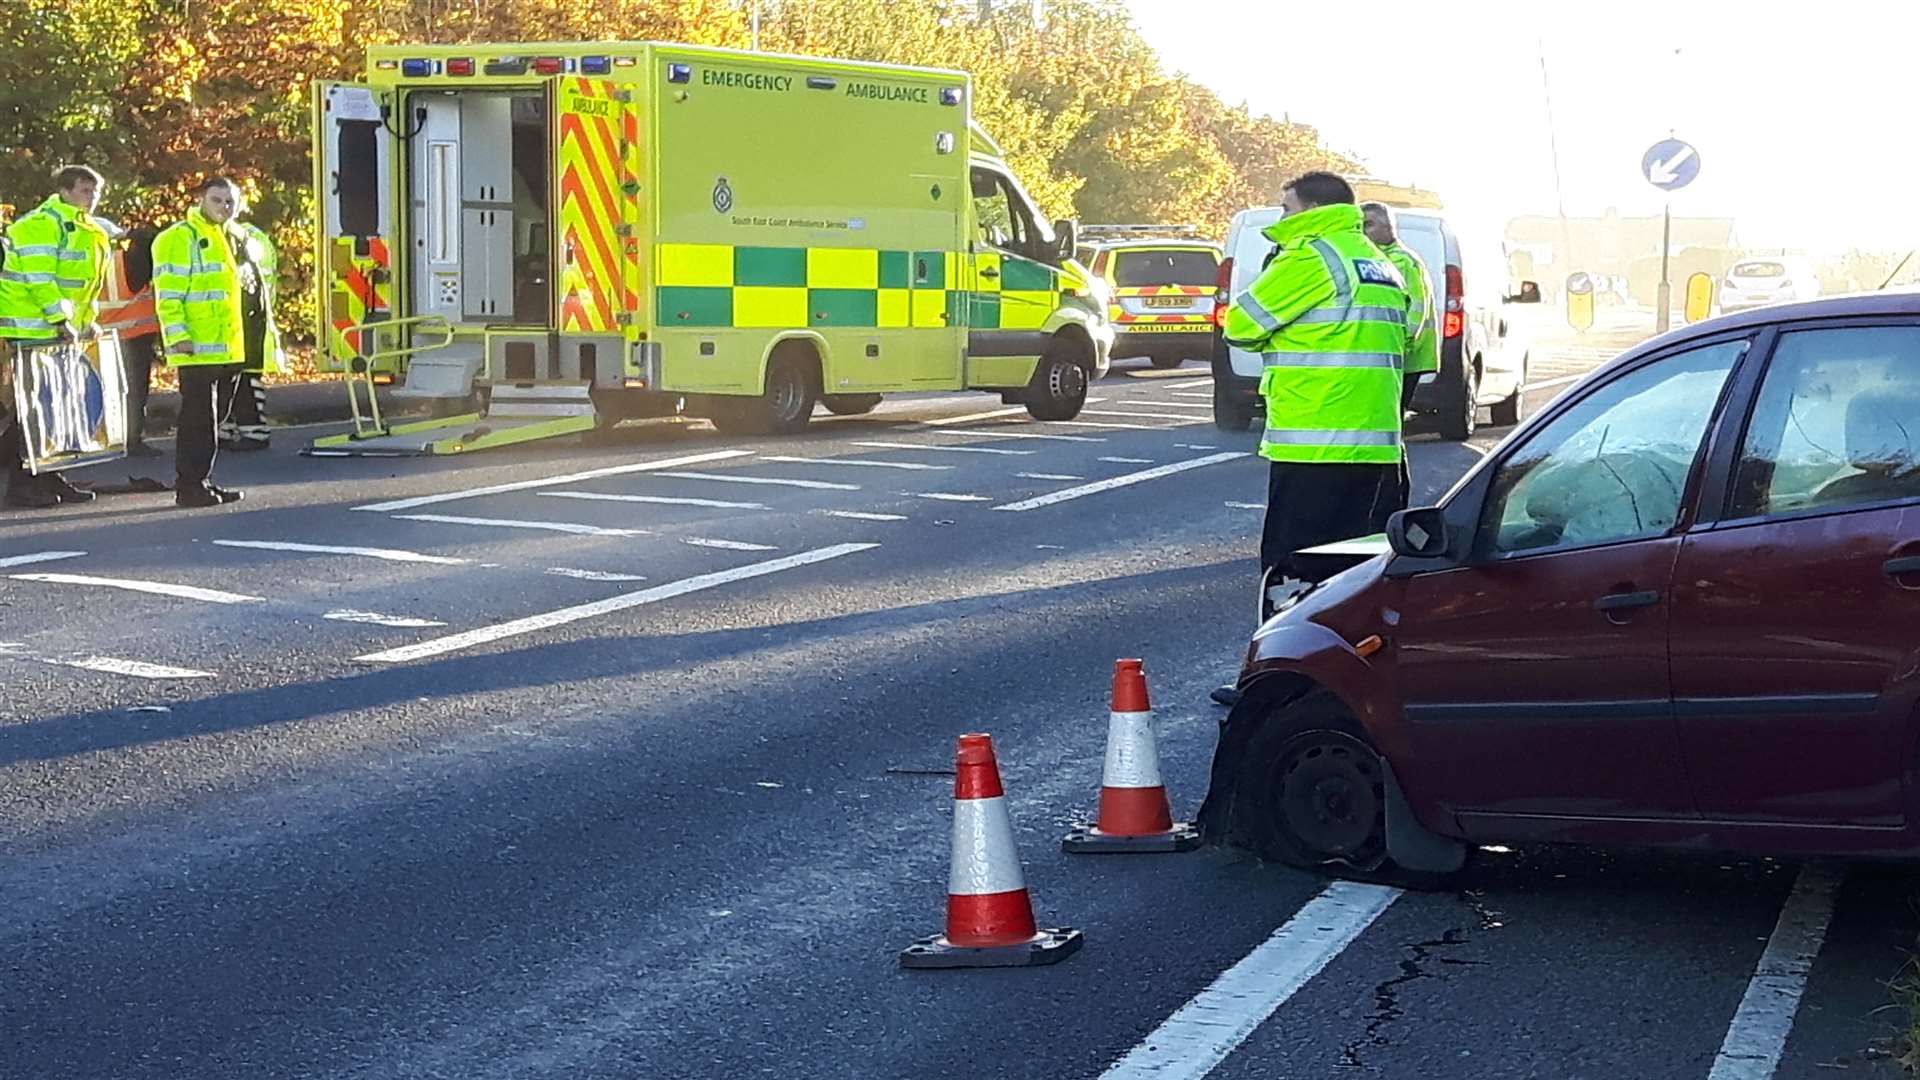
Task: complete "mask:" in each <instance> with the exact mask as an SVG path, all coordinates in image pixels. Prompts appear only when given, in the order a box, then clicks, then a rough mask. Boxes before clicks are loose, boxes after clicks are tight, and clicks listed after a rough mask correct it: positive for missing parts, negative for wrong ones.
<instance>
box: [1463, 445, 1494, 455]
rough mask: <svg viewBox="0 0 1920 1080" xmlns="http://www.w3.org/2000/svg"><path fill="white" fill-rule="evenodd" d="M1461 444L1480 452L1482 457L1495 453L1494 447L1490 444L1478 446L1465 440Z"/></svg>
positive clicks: (1477, 452)
mask: <svg viewBox="0 0 1920 1080" xmlns="http://www.w3.org/2000/svg"><path fill="white" fill-rule="evenodd" d="M1460 445H1461V446H1464V447H1466V448H1467V449H1469V450H1471V451H1473V452H1474V453H1476V454H1479V455H1480V456H1481V457H1486V456H1487V455H1488V454H1491V453H1493V448H1492V447H1490V446H1476V445H1474V444H1473V443H1470V442H1463V443H1461V444H1460Z"/></svg>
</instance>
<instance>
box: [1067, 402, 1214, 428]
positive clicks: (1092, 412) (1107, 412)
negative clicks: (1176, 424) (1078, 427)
mask: <svg viewBox="0 0 1920 1080" xmlns="http://www.w3.org/2000/svg"><path fill="white" fill-rule="evenodd" d="M1114 404H1116V405H1117V404H1121V402H1115V403H1114ZM1080 415H1081V416H1129V417H1134V418H1136V419H1140V420H1178V421H1180V422H1181V423H1183V424H1197V423H1199V422H1200V418H1199V417H1197V416H1184V415H1182V414H1180V413H1164V412H1132V411H1128V412H1121V411H1119V410H1117V409H1081V410H1080ZM1155 430H1159V429H1157V428H1156V429H1155Z"/></svg>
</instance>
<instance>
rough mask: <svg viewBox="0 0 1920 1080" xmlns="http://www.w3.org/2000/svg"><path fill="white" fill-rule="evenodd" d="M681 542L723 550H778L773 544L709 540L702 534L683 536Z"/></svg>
mask: <svg viewBox="0 0 1920 1080" xmlns="http://www.w3.org/2000/svg"><path fill="white" fill-rule="evenodd" d="M680 542H681V543H683V544H688V545H690V546H692V547H702V548H719V549H720V550H721V551H778V550H780V549H779V548H777V547H774V546H773V545H772V544H749V543H747V542H746V541H745V540H709V539H707V538H705V537H702V536H683V537H681V538H680Z"/></svg>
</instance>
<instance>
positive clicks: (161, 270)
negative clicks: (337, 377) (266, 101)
mask: <svg viewBox="0 0 1920 1080" xmlns="http://www.w3.org/2000/svg"><path fill="white" fill-rule="evenodd" d="M239 201H240V189H239V187H238V186H237V185H236V184H234V182H233V181H231V180H229V179H227V178H226V177H224V176H221V177H215V178H214V179H212V180H209V181H207V182H206V184H204V185H203V186H202V187H201V189H200V201H199V203H198V205H196V206H194V208H193V209H191V210H189V211H187V216H186V218H185V220H183V221H180V222H178V223H176V224H174V225H172V226H170V227H168V229H167V230H166V231H165V232H163V233H161V234H160V235H159V236H158V237H156V238H155V239H154V241H153V291H154V305H155V307H156V308H157V309H158V311H159V314H160V335H161V337H162V339H163V340H164V341H165V343H166V357H167V363H168V364H169V365H170V366H172V367H173V368H174V369H175V370H177V371H178V372H179V373H180V432H179V435H178V437H177V438H176V440H175V443H174V462H175V477H174V489H173V501H174V505H176V506H180V507H187V508H195V507H205V506H219V505H220V504H222V503H230V502H238V501H239V500H240V497H241V495H240V492H238V491H233V490H229V489H227V488H220V487H215V486H214V485H213V483H212V481H211V477H212V475H213V462H214V457H215V455H216V453H217V452H218V443H217V440H218V438H219V422H220V419H221V417H220V415H219V408H218V403H219V402H220V401H221V400H227V401H231V400H232V394H233V389H232V384H233V383H234V381H235V380H236V379H237V378H238V377H239V375H240V370H241V365H242V363H243V362H244V361H245V358H246V333H245V327H246V318H245V313H244V309H243V307H242V304H243V302H244V294H243V291H242V285H241V272H240V258H239V255H238V253H237V251H236V249H237V248H238V247H239V246H240V245H241V244H242V243H244V241H243V239H242V238H241V236H240V234H239V233H238V232H237V231H236V230H235V229H233V228H232V222H233V211H234V207H235V206H236V205H238V203H239ZM223 390H224V397H223V393H222V391H223Z"/></svg>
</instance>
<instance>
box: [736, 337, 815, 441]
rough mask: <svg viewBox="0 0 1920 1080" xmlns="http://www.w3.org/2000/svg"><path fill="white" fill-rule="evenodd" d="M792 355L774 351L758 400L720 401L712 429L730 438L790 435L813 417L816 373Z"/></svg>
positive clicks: (783, 351) (799, 357)
mask: <svg viewBox="0 0 1920 1080" xmlns="http://www.w3.org/2000/svg"><path fill="white" fill-rule="evenodd" d="M810 359H811V357H807V358H802V357H801V356H799V355H797V354H796V353H795V352H793V351H788V350H784V349H782V350H776V351H775V353H774V357H773V362H772V363H771V364H768V365H767V388H766V389H765V390H762V391H761V392H760V396H759V397H751V398H732V399H722V400H721V401H720V402H718V403H717V404H716V405H715V406H714V409H713V416H712V417H711V419H712V420H713V426H714V427H717V428H719V429H720V430H721V431H724V432H726V433H728V434H730V435H792V434H794V433H795V432H798V431H800V430H802V429H803V428H805V427H806V426H807V421H808V420H809V419H811V418H812V417H813V405H814V402H816V401H818V400H819V398H820V389H819V385H820V380H819V375H818V371H819V369H818V368H817V367H815V366H814V365H813V364H812V363H810V362H809V361H810Z"/></svg>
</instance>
